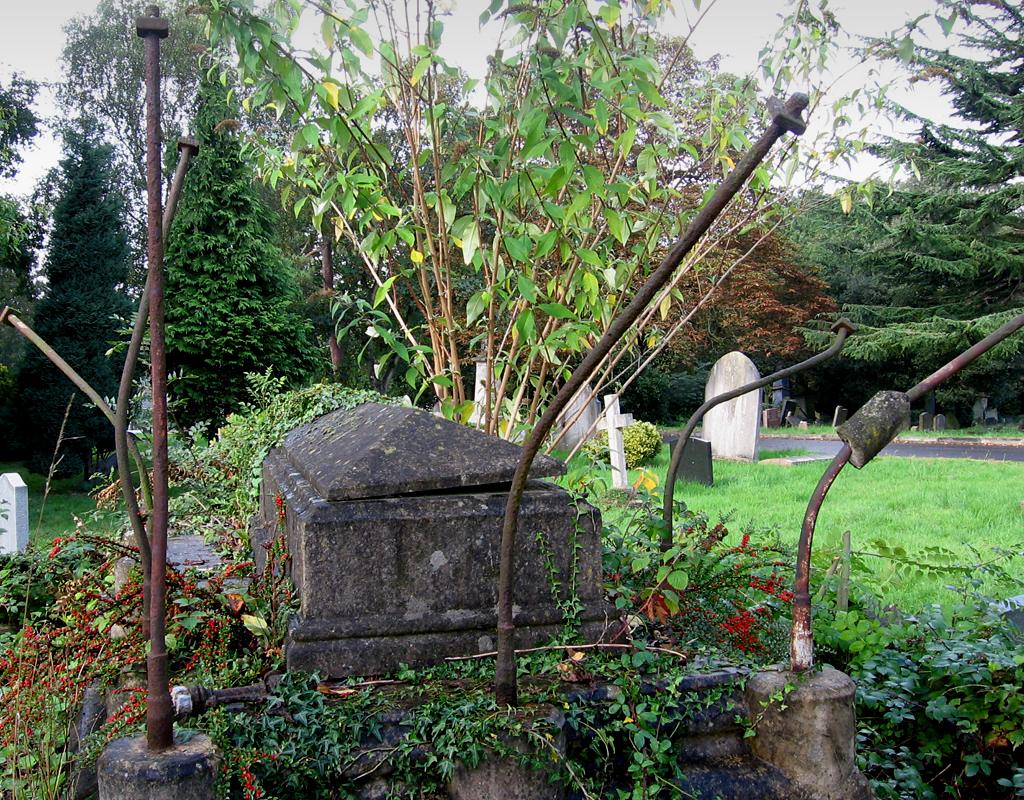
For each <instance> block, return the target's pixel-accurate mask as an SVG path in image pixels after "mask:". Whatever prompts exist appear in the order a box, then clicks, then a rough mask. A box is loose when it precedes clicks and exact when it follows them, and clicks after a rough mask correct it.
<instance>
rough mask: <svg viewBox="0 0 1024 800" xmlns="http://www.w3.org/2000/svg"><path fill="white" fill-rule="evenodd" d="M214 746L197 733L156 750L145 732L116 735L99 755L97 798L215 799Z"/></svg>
mask: <svg viewBox="0 0 1024 800" xmlns="http://www.w3.org/2000/svg"><path fill="white" fill-rule="evenodd" d="M217 767H218V758H217V750H216V748H215V747H214V746H213V742H211V741H210V737H208V736H206V735H204V734H197V735H195V736H192V737H191V738H189V739H188V741H184V740H183V741H180V742H175V745H174V747H171V748H170V749H168V750H163V751H161V752H158V753H152V752H150V751H149V750H148V749H147V747H146V739H145V737H144V736H139V737H134V738H130V739H117V740H116V741H113V742H111V743H110V744H109V745H108V746H107V749H106V750H104V751H103V754H102V755H101V756H100V758H99V763H98V764H97V772H98V777H99V800H215V797H216V792H215V788H214V784H215V782H216V779H217Z"/></svg>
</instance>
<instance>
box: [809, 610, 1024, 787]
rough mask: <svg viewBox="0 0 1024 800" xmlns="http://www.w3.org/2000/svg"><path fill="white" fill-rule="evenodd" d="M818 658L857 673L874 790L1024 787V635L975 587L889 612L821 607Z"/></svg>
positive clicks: (865, 765)
mask: <svg viewBox="0 0 1024 800" xmlns="http://www.w3.org/2000/svg"><path fill="white" fill-rule="evenodd" d="M815 639H816V641H817V642H818V645H819V648H820V649H821V650H822V654H821V656H820V657H821V659H822V660H824V661H830V662H831V663H833V664H834V665H835V666H837V667H838V668H840V669H842V670H844V671H845V672H847V673H848V674H849V675H850V676H851V677H852V678H853V679H854V680H855V681H856V682H857V700H856V708H857V723H858V726H859V732H858V743H857V750H858V758H859V760H860V767H861V769H862V770H863V771H864V772H865V774H866V775H867V776H868V777H869V778H870V779H871V782H872V784H873V786H874V790H875V796H876V797H878V798H880V800H881V799H884V798H900V799H901V800H902V798H911V797H912V798H938V797H962V798H967V797H988V798H1011V797H1021V796H1024V766H1022V765H1024V693H1022V692H1021V690H1020V687H1021V685H1024V636H1022V634H1021V632H1020V631H1018V630H1017V629H1015V628H1014V627H1013V626H1012V625H1010V624H1009V623H1008V622H1007V621H1006V620H1005V619H1004V618H1003V617H1002V616H1001V615H1000V614H999V613H998V610H997V609H996V607H995V606H994V605H993V603H992V602H991V600H989V599H987V598H982V597H980V596H978V595H975V596H973V597H971V598H970V599H968V600H965V601H964V602H963V603H962V604H961V605H959V606H956V607H951V606H949V605H947V606H944V607H940V606H937V605H936V606H932V607H931V608H928V609H926V610H924V611H923V612H921V613H919V614H915V615H913V616H909V615H907V616H904V615H902V614H900V613H899V612H894V611H888V612H886V613H885V615H884V617H883V618H879V616H878V615H876V614H872V613H870V612H866V611H861V610H857V609H852V610H850V611H847V612H839V613H833V614H829V613H828V612H826V613H824V614H819V615H817V618H816V620H815Z"/></svg>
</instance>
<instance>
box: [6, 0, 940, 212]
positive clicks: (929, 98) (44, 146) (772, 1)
mask: <svg viewBox="0 0 1024 800" xmlns="http://www.w3.org/2000/svg"><path fill="white" fill-rule="evenodd" d="M151 1H152V0H145V1H144V0H139V3H138V5H139V8H140V10H141V9H142V7H143V6H145V5H148V4H149V2H151ZM709 2H711V0H704V3H705V5H704V7H705V8H706V7H707V4H708V3H709ZM450 5H451V6H452V7H453V11H454V13H453V16H452V17H450V18H449V19H448V20H447V21H446V31H445V41H446V43H447V47H445V48H444V49H445V55H446V56H447V57H448V58H449V59H450V60H452V61H454V62H456V63H458V64H459V65H460V66H462V67H463V68H464V69H466V70H467V72H469V73H470V74H480V73H481V72H482V71H483V65H484V62H485V58H486V56H487V54H488V53H489V52H490V51H491V49H492V48H493V42H491V41H488V38H487V37H486V36H484V35H481V34H480V32H479V31H478V30H477V18H478V16H479V13H480V11H482V10H483V9H484V8H485V7H486V6H487V2H486V0H451V2H450ZM95 6H96V0H0V20H2V26H0V77H2V78H4V79H6V78H8V77H9V76H10V74H11V73H12V72H20V73H22V74H24V75H25V76H26V77H28V78H31V79H33V80H36V81H39V82H40V83H47V82H51V81H57V80H60V79H61V77H62V68H61V64H60V53H61V49H62V47H63V43H64V34H63V30H62V28H63V26H64V25H65V24H66V23H67V22H68V21H69V20H70V19H71V18H72V17H74V16H78V15H81V14H87V13H90V12H92V10H93V9H94V8H95ZM674 6H675V8H676V10H677V13H676V15H675V16H674V17H670V18H669V19H668V20H667V22H666V29H667V31H668V32H675V33H683V32H685V31H686V30H687V29H688V27H689V26H688V24H686V22H685V16H686V15H687V14H689V15H693V14H694V13H695V12H694V10H693V3H692V0H685V2H684V0H675V3H674ZM785 8H786V2H785V0H717V2H716V3H715V5H714V6H713V7H712V8H711V10H710V11H709V12H708V13H707V15H706V16H705V18H704V20H703V21H702V22H701V24H700V26H699V27H698V29H697V31H696V33H695V34H694V35H693V38H692V39H691V45H692V46H693V47H694V50H695V51H696V54H697V56H698V57H699V58H702V59H703V58H708V57H710V56H712V55H715V54H720V55H721V57H722V68H723V69H724V70H726V71H728V72H732V73H735V74H739V75H746V74H749V73H751V72H753V71H754V70H755V67H756V59H757V53H758V51H759V50H760V49H761V47H762V45H763V44H764V42H765V40H766V39H767V37H768V36H769V35H770V34H771V33H772V32H773V31H774V30H775V28H776V26H777V22H778V18H779V16H780V15H781V14H782V13H783V11H784V9H785ZM833 9H834V11H835V12H836V13H837V16H838V17H839V20H840V22H841V24H842V25H843V27H844V28H845V29H846V30H847V31H849V32H850V33H853V34H873V35H881V34H883V33H886V32H889V31H892V30H894V29H897V28H899V27H901V26H902V24H903V22H904V21H906V20H907V19H908V18H911V17H915V16H917V15H919V14H923V13H927V12H930V11H932V10H934V9H935V3H934V0H833ZM837 66H838V67H839V69H843V65H837ZM862 78H863V75H862V74H861V75H858V74H857V73H854V74H853V75H851V76H850V78H849V79H848V80H851V81H856V80H858V79H862ZM896 96H897V97H900V96H901V95H900V93H896ZM902 97H903V98H907V96H906V94H905V93H904V94H903V95H902ZM907 102H908V104H909V105H910V106H911V107H912V108H914V110H916V111H918V112H919V113H923V114H924V115H925V116H938V117H944V116H945V115H946V109H947V104H946V103H944V102H943V100H942V99H941V98H940V97H939V96H938V94H937V92H935V91H934V90H932V88H931V87H928V86H925V85H922V84H918V85H917V86H916V87H915V89H914V93H913V97H912V98H907ZM36 110H37V113H39V114H40V115H41V116H43V117H44V118H51V117H53V115H54V114H55V113H57V112H56V108H55V106H54V103H53V96H52V93H51V92H49V91H47V90H44V91H42V92H41V93H40V98H39V102H38V103H37V107H36ZM23 155H24V163H23V164H22V165H21V169H20V170H19V173H18V175H17V176H16V177H15V179H14V180H13V181H7V182H6V185H2V184H0V191H3V192H11V193H15V194H27V193H28V192H30V191H31V190H32V187H33V186H34V184H35V183H36V181H38V180H39V178H40V177H42V176H43V175H44V174H45V173H46V171H47V170H48V169H50V168H51V167H53V166H55V165H56V164H57V162H58V160H59V158H60V145H59V142H57V141H56V140H55V139H54V137H53V136H52V135H51V134H50V132H49V130H48V129H45V128H44V130H43V131H42V132H41V134H40V135H39V136H38V137H37V139H36V141H35V143H34V144H33V146H32V147H31V149H30V150H27V151H26V152H24V154H23Z"/></svg>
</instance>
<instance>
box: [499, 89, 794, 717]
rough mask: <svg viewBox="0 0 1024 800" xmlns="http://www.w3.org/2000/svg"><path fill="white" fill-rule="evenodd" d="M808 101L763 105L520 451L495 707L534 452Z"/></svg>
mask: <svg viewBox="0 0 1024 800" xmlns="http://www.w3.org/2000/svg"><path fill="white" fill-rule="evenodd" d="M808 102H809V100H808V98H807V96H806V95H803V94H795V95H793V96H792V97H790V98H789V99H788V100H787V101H786V102H785V104H783V103H780V102H778V101H776V100H773V101H771V102H769V104H768V110H769V112H770V113H771V115H772V121H771V123H770V124H769V126H768V128H767V129H766V130H765V132H764V133H763V134H762V135H761V137H760V138H759V139H758V140H757V141H756V142H755V143H754V144H753V146H752V147H751V149H750V151H749V152H748V153H747V154H746V155H745V156H744V157H743V159H742V160H741V161H740V163H739V164H737V165H736V167H735V168H734V169H733V170H732V171H731V172H730V173H729V175H728V176H727V177H726V178H725V180H724V181H723V182H722V183H721V184H720V185H719V187H718V188H717V189H716V190H715V193H714V194H713V195H712V196H711V199H710V200H708V203H707V205H705V206H704V208H702V209H701V210H700V212H699V213H698V214H697V215H696V216H695V217H694V218H693V219H692V220H691V221H690V224H689V225H687V227H686V230H685V231H684V232H683V234H682V236H680V237H679V239H678V240H677V241H676V243H675V244H674V245H673V246H672V249H671V250H670V251H669V253H668V254H667V255H666V256H665V257H664V258H663V259H662V261H661V263H660V264H659V265H658V267H657V268H656V269H655V270H654V272H653V273H651V276H650V277H649V278H648V279H647V281H646V282H645V283H644V285H643V286H641V287H640V289H639V290H638V291H637V293H636V295H635V296H634V298H633V300H632V301H631V302H630V303H629V305H628V306H627V307H626V308H625V309H624V310H623V311H622V313H621V314H620V315H619V316H618V317H617V318H616V319H615V320H613V321H612V323H611V324H610V325H609V326H608V329H607V330H606V331H605V333H604V335H602V336H601V338H600V340H598V342H597V344H596V345H595V346H594V348H593V349H592V350H591V351H590V352H589V353H588V354H587V355H586V356H585V357H584V358H583V360H582V361H581V362H580V364H579V366H577V367H576V369H575V370H574V371H573V373H572V375H570V376H569V379H568V380H567V381H566V382H565V383H564V384H563V385H562V388H561V389H560V390H559V392H558V394H557V395H555V398H554V400H552V401H551V404H550V405H549V406H548V408H547V410H546V411H545V412H544V414H543V415H542V416H541V418H540V420H539V421H538V422H537V424H536V426H535V427H534V429H533V431H532V432H531V433H530V436H529V437H528V438H527V440H526V442H525V444H524V445H523V452H522V455H521V456H520V458H519V463H518V464H517V465H516V471H515V474H514V475H513V477H512V485H511V486H510V487H509V494H508V500H507V501H506V504H505V516H504V519H503V521H502V528H501V545H500V555H499V558H500V561H499V566H498V626H497V639H498V646H497V651H498V652H497V659H496V663H495V687H494V688H495V695H496V699H497V701H498V703H500V704H502V705H508V706H515V705H517V704H518V699H519V698H518V687H517V682H516V661H515V659H516V655H515V624H514V622H513V607H512V597H513V581H514V578H515V572H514V566H515V564H514V561H515V542H516V532H517V530H518V528H519V506H520V504H521V502H522V497H523V490H524V489H525V488H526V480H527V475H528V474H529V472H530V467H531V466H532V465H533V460H534V458H536V456H537V453H538V452H539V451H540V448H541V445H542V444H543V442H544V439H545V438H547V435H548V433H549V432H550V431H551V428H552V426H554V424H555V421H556V420H557V419H558V416H559V414H561V412H562V409H563V408H565V406H566V405H567V404H568V403H569V401H570V400H571V399H572V398H573V396H575V394H576V392H578V391H579V390H580V388H581V387H582V386H583V384H584V383H585V382H586V381H587V380H588V379H589V378H590V376H591V374H592V373H593V372H594V370H595V369H597V367H598V366H599V365H600V363H601V362H602V360H603V359H604V357H605V356H606V355H607V354H608V353H609V352H610V351H611V349H612V347H614V346H615V344H616V342H618V341H619V340H620V339H621V338H622V337H623V336H624V335H625V334H626V333H627V332H628V331H629V328H630V327H631V326H632V325H633V323H634V322H635V321H636V319H637V317H639V316H640V313H641V312H642V311H643V310H644V309H645V308H646V307H647V306H648V304H650V302H651V301H652V300H653V299H654V296H655V295H656V294H657V292H658V291H659V290H660V289H661V287H663V286H664V285H665V283H667V282H668V280H669V278H671V277H672V274H673V273H674V272H675V270H676V268H677V267H678V266H679V264H680V263H681V262H682V260H683V258H685V257H686V255H687V253H689V252H690V250H692V249H693V247H694V245H695V244H696V243H697V242H698V241H699V240H700V238H701V237H702V236H703V235H704V234H705V233H706V232H707V230H708V228H710V227H711V223H712V222H714V221H715V219H716V218H717V217H718V215H719V214H720V213H721V212H722V210H723V209H724V208H725V206H726V205H727V204H728V203H729V201H730V200H731V199H732V198H733V196H734V195H735V194H736V193H737V192H739V191H740V189H742V188H743V186H744V185H745V184H746V182H747V179H748V178H749V177H750V174H751V173H752V172H753V171H754V169H755V168H756V167H757V166H758V164H760V163H761V161H763V160H764V158H765V156H767V155H768V152H769V150H771V148H772V145H774V144H775V142H776V141H778V140H779V139H780V138H782V136H783V134H785V133H786V132H791V133H795V134H797V135H799V134H801V133H803V132H804V131H805V130H806V127H807V126H806V124H805V123H804V121H803V119H802V117H801V114H802V113H803V111H804V109H806V108H807V105H808Z"/></svg>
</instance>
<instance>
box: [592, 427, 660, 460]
mask: <svg viewBox="0 0 1024 800" xmlns="http://www.w3.org/2000/svg"><path fill="white" fill-rule="evenodd" d="M622 449H623V450H625V452H626V467H627V468H628V469H635V468H636V467H639V466H642V465H643V464H646V463H647V462H648V461H650V460H651V459H653V458H654V457H655V456H656V455H658V451H659V450H661V434H660V433H658V429H657V428H656V427H654V425H652V424H651V423H650V422H634V423H633V424H632V425H628V426H626V427H625V428H623V429H622ZM583 450H584V452H586V453H589V454H590V455H591V456H593V457H594V458H596V459H598V460H599V461H604V462H605V463H607V462H608V431H601V432H600V433H599V434H597V436H594V437H593V438H592V439H590V440H589V441H588V442H587V443H586V444H585V445H583Z"/></svg>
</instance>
